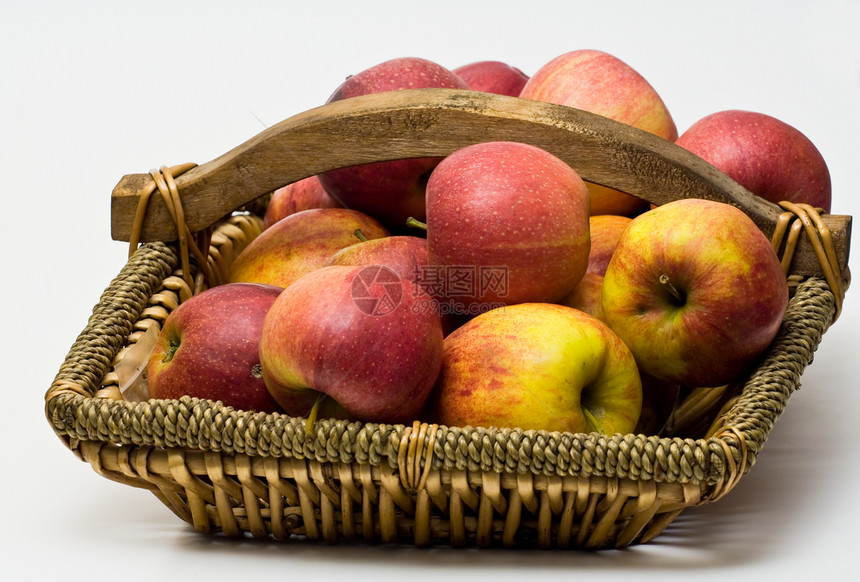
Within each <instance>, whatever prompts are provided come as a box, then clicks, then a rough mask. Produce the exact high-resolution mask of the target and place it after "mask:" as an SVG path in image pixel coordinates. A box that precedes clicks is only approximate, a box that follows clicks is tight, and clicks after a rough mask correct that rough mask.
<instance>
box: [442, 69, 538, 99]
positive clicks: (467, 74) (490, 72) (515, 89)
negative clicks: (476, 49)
mask: <svg viewBox="0 0 860 582" xmlns="http://www.w3.org/2000/svg"><path fill="white" fill-rule="evenodd" d="M454 73H455V74H456V75H458V76H459V77H460V78H461V79H463V80H464V81H465V82H466V83H467V84H468V85H469V88H470V89H471V90H472V91H482V92H484V93H495V94H496V95H507V96H509V97H519V95H520V92H521V91H522V90H523V87H525V84H526V81H528V80H529V77H528V75H526V74H525V73H523V72H522V71H521V70H519V69H518V68H516V67H512V66H511V65H509V64H507V63H504V62H502V61H476V62H474V63H469V64H468V65H463V66H461V67H457V68H456V69H454Z"/></svg>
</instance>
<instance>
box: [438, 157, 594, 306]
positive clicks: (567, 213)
mask: <svg viewBox="0 0 860 582" xmlns="http://www.w3.org/2000/svg"><path fill="white" fill-rule="evenodd" d="M427 250H428V253H429V261H430V264H431V265H439V266H442V267H444V268H445V272H444V273H443V275H444V278H445V281H444V282H445V291H444V296H443V299H445V300H453V301H457V302H460V303H461V304H462V305H463V306H464V308H465V309H466V310H467V311H468V312H470V315H475V314H476V313H475V312H473V308H474V306H482V305H490V306H493V305H497V304H507V305H511V304H514V303H524V302H556V301H558V300H560V299H561V298H562V297H564V296H565V295H566V294H568V293H569V292H570V291H571V290H572V289H573V288H574V287H575V286H576V284H577V283H578V282H579V280H580V279H581V278H582V275H583V274H584V273H585V269H586V266H587V264H588V252H589V233H588V188H587V187H586V186H585V183H584V182H583V181H582V179H581V178H580V177H579V175H578V174H577V173H576V172H575V171H574V170H573V169H572V168H571V167H570V166H568V165H567V164H565V163H564V162H562V161H561V160H560V159H558V158H556V157H555V156H553V155H552V154H550V153H548V152H546V151H545V150H542V149H540V148H537V147H534V146H531V145H527V144H523V143H516V142H487V143H481V144H475V145H471V146H468V147H465V148H463V149H461V150H458V151H456V152H454V153H453V154H451V155H450V156H448V157H447V158H445V160H443V161H442V162H441V163H440V164H439V166H437V167H436V169H435V170H434V171H433V173H432V174H431V176H430V180H429V182H428V183H427Z"/></svg>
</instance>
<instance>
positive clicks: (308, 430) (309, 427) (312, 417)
mask: <svg viewBox="0 0 860 582" xmlns="http://www.w3.org/2000/svg"><path fill="white" fill-rule="evenodd" d="M326 396H328V395H327V394H324V393H320V395H319V396H317V399H316V400H315V401H314V405H313V406H312V407H311V411H310V412H309V413H308V418H307V420H305V436H306V437H307V438H308V440H310V439H311V438H313V436H314V424H316V421H317V416H319V410H320V405H321V404H322V401H323V400H325V398H326Z"/></svg>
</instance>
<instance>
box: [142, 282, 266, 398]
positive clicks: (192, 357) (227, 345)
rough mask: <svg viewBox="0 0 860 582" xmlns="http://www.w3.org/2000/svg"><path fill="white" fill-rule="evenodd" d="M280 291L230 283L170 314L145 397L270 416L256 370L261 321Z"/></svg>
mask: <svg viewBox="0 0 860 582" xmlns="http://www.w3.org/2000/svg"><path fill="white" fill-rule="evenodd" d="M281 291H282V289H281V288H280V287H275V286H271V285H257V284H251V283H232V284H225V285H220V286H217V287H212V288H211V289H207V290H206V291H203V292H201V293H199V294H197V295H194V296H193V297H191V298H189V299H187V300H186V301H184V302H183V303H182V304H180V305H179V307H177V308H176V309H175V310H173V311H172V312H171V313H170V315H169V316H168V317H167V319H166V320H165V321H164V326H163V327H162V329H161V332H160V334H159V337H158V341H157V343H156V344H155V348H154V349H153V351H152V354H151V355H150V358H149V361H148V365H147V381H148V389H149V397H150V398H179V397H181V396H184V395H188V396H194V397H197V398H208V399H211V400H220V401H221V402H222V403H223V404H225V405H227V406H232V407H234V408H237V409H242V410H258V411H261V412H275V411H277V410H280V407H279V406H278V405H277V403H276V402H275V401H274V400H273V399H272V397H271V396H270V395H269V392H268V390H267V389H266V385H265V383H264V382H263V376H262V373H261V368H260V358H259V354H258V349H259V348H258V346H259V343H260V337H261V333H262V329H263V320H264V319H265V317H266V314H267V313H268V311H269V309H270V308H271V306H272V304H273V303H274V302H275V299H277V297H278V296H279V295H280V293H281Z"/></svg>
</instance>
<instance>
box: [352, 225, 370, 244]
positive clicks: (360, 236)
mask: <svg viewBox="0 0 860 582" xmlns="http://www.w3.org/2000/svg"><path fill="white" fill-rule="evenodd" d="M352 234H354V235H355V238H357V239H358V240H360V241H361V242H367V237H366V236H364V233H363V232H361V229H360V228H356V229H355V232H353V233H352Z"/></svg>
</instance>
